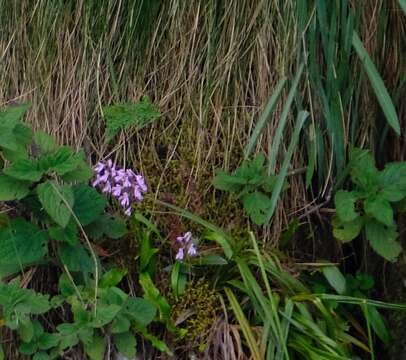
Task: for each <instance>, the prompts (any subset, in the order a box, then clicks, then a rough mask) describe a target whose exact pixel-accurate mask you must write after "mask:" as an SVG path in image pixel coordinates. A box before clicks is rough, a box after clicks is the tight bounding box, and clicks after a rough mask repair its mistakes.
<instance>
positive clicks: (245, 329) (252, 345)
mask: <svg viewBox="0 0 406 360" xmlns="http://www.w3.org/2000/svg"><path fill="white" fill-rule="evenodd" d="M224 290H225V292H226V295H227V297H228V301H229V302H230V305H231V308H232V309H233V312H234V314H235V317H236V318H237V320H238V322H239V323H240V327H241V331H242V333H243V334H244V337H245V340H246V341H247V345H248V347H249V349H250V351H251V355H252V358H253V359H254V360H261V359H262V356H261V352H260V350H259V348H258V345H257V342H256V341H255V337H254V334H253V332H252V330H251V327H250V324H249V323H248V320H247V318H246V317H245V315H244V312H243V311H242V309H241V306H240V304H239V303H238V300H237V298H236V297H235V295H234V294H233V292H232V291H231V290H230V289H228V288H225V289H224Z"/></svg>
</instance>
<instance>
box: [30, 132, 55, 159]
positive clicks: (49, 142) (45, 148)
mask: <svg viewBox="0 0 406 360" xmlns="http://www.w3.org/2000/svg"><path fill="white" fill-rule="evenodd" d="M34 142H35V144H36V145H37V146H38V147H39V148H40V150H41V153H43V154H47V153H51V152H53V151H55V150H56V149H57V148H58V144H57V143H56V142H55V139H54V138H53V137H52V136H51V135H48V134H47V133H46V132H44V131H41V130H39V131H36V132H35V134H34Z"/></svg>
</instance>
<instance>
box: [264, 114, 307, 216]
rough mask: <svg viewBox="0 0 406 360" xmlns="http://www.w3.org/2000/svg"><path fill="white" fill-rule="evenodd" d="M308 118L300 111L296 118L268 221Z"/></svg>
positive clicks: (272, 198) (272, 199)
mask: <svg viewBox="0 0 406 360" xmlns="http://www.w3.org/2000/svg"><path fill="white" fill-rule="evenodd" d="M308 116H309V113H308V112H307V111H301V112H300V113H299V114H298V116H297V120H296V125H295V129H294V131H293V135H292V140H291V141H290V144H289V148H288V151H287V153H286V155H285V158H284V159H283V163H282V167H281V169H280V172H279V174H278V177H277V178H276V182H275V187H274V189H273V191H272V196H271V205H270V207H269V209H268V213H267V220H268V221H270V220H271V218H272V216H273V213H274V212H275V208H276V204H277V202H278V199H279V195H280V193H281V191H282V187H283V184H284V182H285V178H286V175H287V173H288V168H289V165H290V160H291V158H292V155H293V151H294V150H295V148H296V145H297V143H298V141H299V134H300V131H301V130H302V127H303V124H304V123H305V121H306V119H307V117H308Z"/></svg>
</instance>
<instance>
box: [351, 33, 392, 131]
mask: <svg viewBox="0 0 406 360" xmlns="http://www.w3.org/2000/svg"><path fill="white" fill-rule="evenodd" d="M352 45H353V47H354V49H355V51H356V53H357V55H358V57H359V59H360V60H361V62H362V64H363V66H364V70H365V72H366V73H367V75H368V79H369V81H370V82H371V85H372V88H373V89H374V92H375V95H376V97H377V99H378V102H379V105H380V106H381V109H382V111H383V113H384V114H385V117H386V120H387V121H388V124H389V125H390V126H391V127H392V129H393V130H394V131H395V133H396V134H397V135H400V125H399V119H398V116H397V114H396V109H395V106H394V105H393V102H392V99H391V97H390V95H389V93H388V90H387V89H386V87H385V84H384V82H383V80H382V78H381V77H380V76H379V73H378V70H377V69H376V67H375V64H374V63H373V61H372V60H371V57H370V56H369V54H368V51H367V50H366V49H365V47H364V45H363V43H362V41H361V39H360V38H359V36H358V34H357V32H356V31H354V32H353V34H352Z"/></svg>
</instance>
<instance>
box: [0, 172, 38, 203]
mask: <svg viewBox="0 0 406 360" xmlns="http://www.w3.org/2000/svg"><path fill="white" fill-rule="evenodd" d="M30 185H31V182H29V181H22V180H16V179H13V178H11V177H10V176H7V175H4V174H0V201H11V200H20V199H22V198H24V197H26V196H27V195H28V194H29V192H30Z"/></svg>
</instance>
